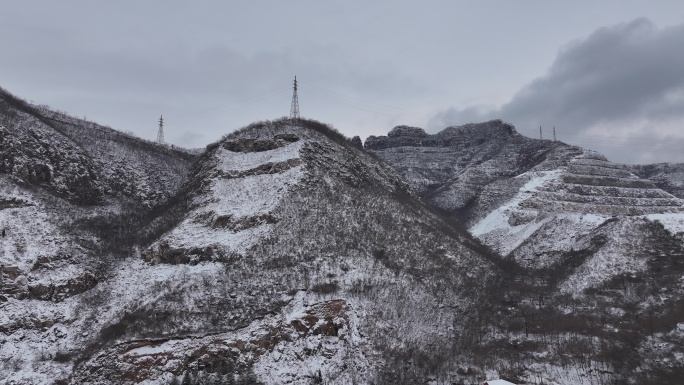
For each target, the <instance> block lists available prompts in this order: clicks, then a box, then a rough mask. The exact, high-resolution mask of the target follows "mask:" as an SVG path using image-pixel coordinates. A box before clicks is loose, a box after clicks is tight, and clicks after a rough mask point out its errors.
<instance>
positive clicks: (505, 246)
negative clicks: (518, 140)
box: [470, 170, 562, 255]
mask: <svg viewBox="0 0 684 385" xmlns="http://www.w3.org/2000/svg"><path fill="white" fill-rule="evenodd" d="M561 173H562V171H561V170H552V171H534V172H527V173H525V174H522V175H519V176H518V178H530V180H529V181H528V182H527V183H525V185H523V186H522V187H521V188H520V189H519V191H518V194H517V195H516V196H515V197H514V198H513V199H511V200H510V201H508V202H507V203H506V204H504V205H502V206H500V207H498V208H497V209H496V210H494V211H492V212H491V213H489V214H488V215H487V216H486V217H484V218H483V219H482V220H480V221H479V222H478V223H476V224H475V225H474V226H472V227H471V228H470V232H471V233H472V234H473V235H475V236H476V237H478V238H481V239H482V238H484V239H487V242H486V243H487V244H489V245H491V246H492V247H494V248H495V249H496V250H497V251H498V252H499V253H501V254H502V255H508V254H509V253H510V252H511V251H513V250H515V248H516V247H518V246H519V245H520V244H521V243H522V242H523V241H524V240H525V239H527V238H528V237H529V236H530V235H532V234H534V232H535V231H537V230H538V229H539V228H540V227H541V226H542V225H543V224H544V223H545V222H547V221H548V220H549V219H548V218H537V219H535V220H533V221H530V222H527V223H525V224H522V225H518V226H512V225H510V224H509V222H508V220H509V217H510V214H511V212H512V211H518V212H525V213H527V214H529V215H533V216H534V217H537V214H538V211H536V210H532V209H523V208H521V207H519V206H518V205H519V204H520V203H521V202H523V201H524V200H526V199H528V198H531V197H532V196H533V195H534V193H535V192H536V191H537V189H538V188H539V187H540V186H542V185H544V184H545V183H547V182H549V181H553V180H556V179H558V178H559V176H560V175H561Z"/></svg>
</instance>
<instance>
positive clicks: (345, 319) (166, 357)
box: [73, 300, 367, 383]
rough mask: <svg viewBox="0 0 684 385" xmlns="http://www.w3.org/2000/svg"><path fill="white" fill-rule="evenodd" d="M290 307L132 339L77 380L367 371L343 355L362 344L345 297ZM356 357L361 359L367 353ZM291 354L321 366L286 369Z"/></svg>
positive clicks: (282, 378) (288, 378) (280, 378)
mask: <svg viewBox="0 0 684 385" xmlns="http://www.w3.org/2000/svg"><path fill="white" fill-rule="evenodd" d="M288 310H289V311H290V312H291V313H289V314H287V313H286V314H281V315H277V316H272V315H270V316H267V317H265V318H264V319H261V320H256V321H254V322H253V323H252V324H251V325H249V326H247V327H246V328H243V329H239V330H236V331H233V332H228V333H217V334H212V335H208V336H205V337H202V338H183V337H169V338H165V339H162V340H139V341H129V342H126V343H123V344H120V345H118V346H115V347H113V348H110V349H108V350H107V351H105V352H103V353H102V354H100V355H99V356H98V357H97V358H94V359H93V360H91V361H89V362H87V363H86V364H85V365H84V366H83V367H82V368H81V369H80V370H79V371H78V372H77V373H75V375H74V379H73V381H75V382H82V381H86V382H97V381H98V380H100V381H117V382H126V383H129V382H132V383H140V382H143V381H149V380H155V379H159V378H165V379H168V380H170V379H172V378H173V377H177V378H178V379H179V380H180V378H181V377H182V376H184V375H186V374H192V377H195V378H202V377H203V378H204V379H205V380H211V379H217V380H218V379H221V380H222V379H226V378H227V376H230V377H233V373H252V374H251V375H254V374H253V373H254V372H256V373H258V374H260V375H261V376H269V377H270V376H273V377H274V378H273V380H275V381H277V382H278V383H288V382H294V383H300V382H301V381H307V380H311V378H310V377H309V376H312V375H314V376H318V374H319V372H320V371H325V372H326V377H327V376H331V377H343V378H344V377H348V376H351V375H352V373H353V374H355V375H362V374H363V373H364V371H365V368H364V367H360V366H356V367H350V366H349V365H345V363H344V362H345V361H344V360H345V356H347V357H348V356H354V355H356V354H357V353H355V349H357V348H358V345H359V341H358V340H357V339H358V337H357V336H355V334H357V333H358V331H357V330H356V328H357V325H356V324H355V322H354V320H353V317H354V315H353V314H352V313H353V311H352V309H351V307H350V306H349V304H348V303H347V302H345V301H344V300H331V301H324V302H320V303H314V304H310V305H308V304H307V305H302V304H301V303H300V304H299V306H297V307H291V308H290V309H288ZM357 359H358V360H359V361H358V362H359V363H362V362H363V361H362V360H364V357H363V356H362V355H359V356H358V358H357ZM292 360H299V361H300V363H302V364H303V363H307V362H309V361H313V360H315V361H316V362H317V368H319V369H317V370H316V371H314V372H313V373H309V372H307V371H299V370H294V371H293V370H290V369H288V368H290V367H291V366H290V364H291V362H290V361H292ZM357 365H358V364H357ZM366 365H367V363H366ZM272 367H280V371H279V372H280V373H279V374H277V375H276V373H273V372H272V369H273V368H272ZM243 377H244V376H243ZM245 378H246V377H245ZM245 378H243V379H242V380H243V381H244V380H245ZM229 382H230V381H229ZM269 383H273V382H272V381H269Z"/></svg>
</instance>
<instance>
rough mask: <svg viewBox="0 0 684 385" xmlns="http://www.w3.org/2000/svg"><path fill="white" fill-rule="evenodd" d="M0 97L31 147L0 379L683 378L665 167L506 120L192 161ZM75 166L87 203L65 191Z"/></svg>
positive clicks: (265, 141) (6, 249)
mask: <svg viewBox="0 0 684 385" xmlns="http://www.w3.org/2000/svg"><path fill="white" fill-rule="evenodd" d="M6 100H7V99H6V98H4V99H0V123H1V124H2V126H3V127H5V128H3V131H2V132H3V133H7V134H4V135H5V136H3V137H1V138H0V140H12V141H15V142H17V143H22V141H24V138H34V139H35V140H34V141H29V139H26V140H27V142H26V143H32V145H31V146H27V148H20V147H18V146H14V149H13V150H11V151H8V150H6V148H9V146H7V147H4V146H3V147H1V150H0V152H2V156H3V157H4V158H3V159H12V160H13V161H14V159H20V160H21V162H22V163H21V164H24V165H28V166H26V167H25V168H24V169H26V170H29V172H28V173H21V172H13V171H12V170H14V169H15V168H14V167H11V168H5V169H2V170H0V226H3V227H4V228H7V229H8V231H7V234H6V236H4V237H3V238H0V242H1V243H0V246H1V248H0V250H1V251H2V254H1V255H0V257H1V259H0V265H1V266H0V271H2V285H1V286H0V308H2V310H3V311H2V312H0V362H1V363H2V369H1V370H0V383H2V384H8V385H9V384H13V385H14V384H53V383H54V384H75V383H85V384H89V383H92V384H95V383H98V384H109V383H112V384H113V383H117V384H119V383H125V384H133V383H141V384H147V385H153V384H154V385H159V384H168V383H171V382H172V381H173V380H174V379H176V380H179V379H180V378H184V377H187V378H188V381H190V382H191V383H201V382H202V381H226V382H230V381H231V380H237V381H241V382H247V383H266V384H281V383H291V384H312V383H329V384H349V383H357V384H370V383H375V384H415V383H431V384H454V383H457V384H458V383H462V384H466V383H479V382H481V381H483V380H484V379H486V378H492V377H494V376H496V377H503V378H507V379H509V380H511V381H513V382H516V383H539V382H541V381H543V382H544V383H555V384H563V385H565V384H613V383H615V382H618V383H619V382H629V381H632V382H634V381H635V383H677V379H679V378H681V373H682V371H684V367H682V365H681V363H680V361H679V360H677V357H679V355H680V354H684V352H682V351H681V346H684V328H682V327H681V326H680V325H684V313H682V309H684V304H682V300H681V298H684V283H683V282H682V281H681V277H682V276H684V263H682V260H683V258H684V231H682V229H683V227H684V221H680V219H681V218H680V217H681V210H680V207H681V199H678V198H677V197H675V196H673V195H672V194H669V193H667V192H665V191H663V190H661V189H659V188H658V186H659V185H663V186H671V187H672V188H676V187H677V186H678V184H677V183H678V176H677V175H678V174H677V172H678V171H677V170H678V168H677V167H672V168H667V167H661V166H658V167H654V168H648V167H646V168H644V169H643V170H640V169H637V170H636V171H638V172H639V173H637V172H635V171H634V170H633V169H631V168H628V167H627V166H619V165H615V164H611V163H610V162H607V160H606V159H605V157H603V156H601V155H600V154H598V153H595V152H592V151H588V150H585V149H581V148H578V147H574V146H568V145H566V144H563V143H559V142H552V141H538V140H533V139H529V138H525V137H523V136H522V135H520V134H518V133H517V132H516V131H515V128H513V127H512V126H510V125H508V124H506V123H504V122H502V121H490V122H485V123H482V124H470V125H466V126H462V127H457V126H454V127H450V128H447V129H446V130H445V131H444V132H443V133H440V134H436V135H428V134H426V133H425V132H424V131H423V130H421V129H420V128H417V127H409V126H399V127H397V128H395V129H393V130H392V131H390V134H391V135H390V134H388V135H387V136H386V137H384V138H383V137H376V138H375V139H373V140H371V141H370V142H369V141H368V140H367V146H366V149H365V150H362V149H360V148H359V146H358V144H357V142H356V141H354V140H350V139H348V138H346V137H344V136H343V135H342V134H340V133H339V132H337V131H336V130H334V129H333V128H332V127H330V126H327V125H325V124H322V123H320V122H316V121H312V120H306V119H302V120H289V119H280V120H276V121H263V122H257V123H254V124H251V125H249V126H246V127H244V128H242V129H239V130H237V131H234V132H232V133H230V134H227V135H226V136H224V137H223V138H222V139H220V140H218V141H217V142H215V143H212V144H210V145H209V146H207V148H206V149H205V151H204V152H202V153H201V154H194V153H191V152H187V151H185V150H182V149H173V148H171V149H169V148H168V147H163V146H158V145H156V144H152V143H149V142H143V141H140V142H137V140H136V139H134V138H129V137H128V136H126V135H120V134H118V133H116V132H110V131H107V130H108V129H106V128H104V129H103V130H99V128H100V127H101V126H98V125H94V124H93V123H91V122H84V121H82V120H79V119H76V118H70V117H65V115H64V114H62V115H60V114H59V113H56V112H51V111H49V109H46V108H43V109H38V108H37V107H35V106H33V107H31V106H29V107H31V108H33V110H31V109H29V110H28V111H29V112H26V111H27V110H26V108H24V109H21V108H20V109H17V108H16V106H15V105H14V104H12V103H15V102H12V103H7V102H6ZM15 104H16V103H15ZM51 117H53V118H55V119H59V120H61V122H60V123H59V125H60V126H58V127H57V128H54V127H52V126H50V125H48V124H46V123H45V122H44V121H43V120H45V121H48V122H54V121H50V120H49V119H51ZM50 124H54V125H56V123H50ZM93 127H94V128H93ZM60 130H61V131H62V132H60ZM92 130H96V131H97V130H99V131H102V132H106V133H107V132H108V133H109V134H105V135H102V136H96V135H84V133H90V132H93V131H92ZM99 131H98V132H99ZM36 134H37V135H36ZM34 136H38V137H39V138H38V139H36V138H35V137H34ZM48 136H49V137H50V138H52V137H55V138H57V140H44V138H45V137H48ZM40 137H42V138H43V140H41V139H40ZM6 138H10V139H6ZM131 140H132V141H133V142H131V143H129V144H128V145H127V144H126V143H128V141H131ZM374 143H375V144H374ZM34 144H35V145H34ZM373 146H376V147H375V148H371V147H373ZM40 148H42V149H43V150H40ZM28 149H35V150H32V151H28ZM46 154H52V157H49V156H47V155H46ZM72 157H74V158H73V159H74V160H73V161H72ZM53 158H54V159H53ZM167 161H169V162H167ZM60 162H61V163H60ZM79 162H80V163H79ZM15 163H16V164H19V162H15ZM63 164H64V165H65V166H63ZM41 165H44V166H46V167H47V168H48V169H49V170H57V171H59V176H60V178H62V179H59V178H57V177H55V176H54V175H56V174H57V173H56V172H53V171H51V174H50V178H47V177H45V176H41V175H42V174H40V173H36V172H35V171H39V170H41V169H42V168H41V167H39V166H41ZM75 165H82V167H81V166H79V167H80V168H79V167H75ZM150 165H152V166H150ZM160 165H163V166H164V167H162V168H161V169H159V167H161V166H160ZM57 166H59V168H58V167H57ZM66 166H71V167H72V168H69V167H66ZM50 167H52V168H50ZM30 170H34V172H33V174H31V172H30ZM84 170H87V171H88V173H90V172H92V176H90V174H88V175H89V177H88V179H87V180H86V181H85V182H86V184H85V185H84V186H85V187H84V189H83V190H82V191H81V190H79V189H78V188H76V187H74V188H70V187H69V186H71V185H69V184H64V186H65V187H63V186H62V184H60V183H59V181H61V180H66V181H70V180H72V179H70V178H73V180H75V181H77V180H78V179H77V178H76V176H79V175H83V172H84ZM112 170H118V171H117V172H110V171H112ZM33 175H35V176H33ZM72 175H74V177H72ZM160 175H161V177H159V176H160ZM648 175H657V176H659V178H661V181H660V182H657V183H652V182H651V181H649V180H648V178H647V176H648ZM29 176H30V177H29ZM31 178H33V179H31ZM36 178H37V179H36ZM155 178H156V179H155ZM74 186H79V185H78V183H75V184H74ZM141 186H147V187H145V188H141ZM668 188H669V187H668ZM89 194H90V195H89ZM81 197H84V199H85V200H83V201H81ZM88 197H92V198H93V199H91V200H87V199H86V198H88ZM599 198H600V201H597V199H599ZM88 199H90V198H88ZM86 202H87V204H82V203H86ZM597 202H598V203H597ZM606 202H608V203H610V202H613V204H612V206H614V207H607V208H606V207H604V206H610V205H605V204H604V203H606ZM625 205H627V206H625ZM623 207H627V209H625V210H623ZM630 210H631V212H630ZM635 368H636V369H635Z"/></svg>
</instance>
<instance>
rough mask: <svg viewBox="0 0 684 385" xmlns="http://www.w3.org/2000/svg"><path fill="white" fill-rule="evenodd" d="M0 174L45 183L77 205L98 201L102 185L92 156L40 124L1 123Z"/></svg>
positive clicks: (31, 182) (30, 181) (44, 184)
mask: <svg viewBox="0 0 684 385" xmlns="http://www.w3.org/2000/svg"><path fill="white" fill-rule="evenodd" d="M0 148H1V149H2V150H1V152H0V173H3V174H9V175H10V176H12V177H13V178H14V179H15V180H17V181H20V182H22V183H26V184H30V185H39V186H44V187H46V188H47V189H49V190H51V191H52V192H54V193H55V194H57V195H60V196H63V197H65V198H67V199H69V200H72V201H75V202H78V203H80V204H95V203H98V202H99V201H100V200H101V199H102V197H103V195H104V190H105V189H104V186H103V184H102V182H101V181H100V180H99V178H98V173H97V170H96V166H95V164H94V162H93V161H92V159H90V158H89V157H88V156H87V155H86V154H84V153H83V151H82V149H80V148H79V147H78V146H76V145H75V144H74V143H71V142H70V141H68V140H66V139H65V138H63V137H61V136H60V135H59V134H57V133H54V132H50V131H48V130H45V129H41V127H36V128H29V129H26V130H23V129H16V128H9V127H3V126H0Z"/></svg>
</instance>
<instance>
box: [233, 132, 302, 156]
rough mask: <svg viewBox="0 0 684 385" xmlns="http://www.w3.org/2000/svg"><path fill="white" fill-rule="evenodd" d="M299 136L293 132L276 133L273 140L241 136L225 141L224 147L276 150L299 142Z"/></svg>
mask: <svg viewBox="0 0 684 385" xmlns="http://www.w3.org/2000/svg"><path fill="white" fill-rule="evenodd" d="M298 140H299V138H298V137H297V136H296V135H292V134H280V135H276V136H275V137H274V138H273V140H268V139H255V138H241V139H238V140H231V141H227V142H225V143H223V147H224V148H225V149H226V150H228V151H232V152H263V151H269V150H275V149H276V148H280V147H283V146H286V145H288V144H290V143H294V142H297V141H298Z"/></svg>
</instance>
